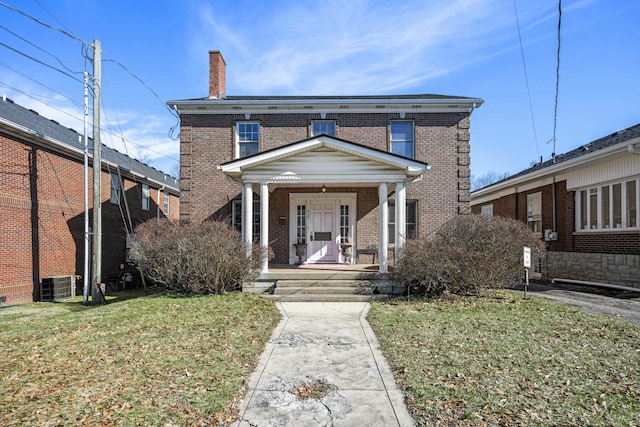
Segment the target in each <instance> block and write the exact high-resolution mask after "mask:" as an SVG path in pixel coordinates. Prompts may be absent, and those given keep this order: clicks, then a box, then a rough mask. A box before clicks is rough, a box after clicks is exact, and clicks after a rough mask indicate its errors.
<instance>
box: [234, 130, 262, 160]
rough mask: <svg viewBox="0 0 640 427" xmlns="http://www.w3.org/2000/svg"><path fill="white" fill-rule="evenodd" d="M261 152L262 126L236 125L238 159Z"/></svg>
mask: <svg viewBox="0 0 640 427" xmlns="http://www.w3.org/2000/svg"><path fill="white" fill-rule="evenodd" d="M259 150H260V124H259V123H255V122H238V123H237V124H236V153H235V154H236V158H238V159H240V158H242V157H247V156H251V155H252V154H256V153H257V152H258V151H259Z"/></svg>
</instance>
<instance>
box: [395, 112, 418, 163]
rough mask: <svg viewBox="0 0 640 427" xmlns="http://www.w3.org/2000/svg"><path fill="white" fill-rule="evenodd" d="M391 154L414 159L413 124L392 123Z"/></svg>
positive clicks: (405, 121)
mask: <svg viewBox="0 0 640 427" xmlns="http://www.w3.org/2000/svg"><path fill="white" fill-rule="evenodd" d="M390 140H391V152H392V153H393V154H398V155H400V156H404V157H408V158H410V159H413V156H414V143H413V122H411V121H407V120H395V121H392V122H391V138H390Z"/></svg>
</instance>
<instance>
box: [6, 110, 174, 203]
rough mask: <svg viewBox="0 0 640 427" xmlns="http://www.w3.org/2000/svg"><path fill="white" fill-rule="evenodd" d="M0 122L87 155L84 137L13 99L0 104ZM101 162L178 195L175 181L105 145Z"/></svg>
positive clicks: (167, 175) (91, 142)
mask: <svg viewBox="0 0 640 427" xmlns="http://www.w3.org/2000/svg"><path fill="white" fill-rule="evenodd" d="M0 121H4V122H6V123H8V124H10V125H18V127H22V128H24V129H23V130H25V131H28V132H31V133H33V135H34V136H36V137H39V138H43V139H44V138H45V137H47V139H48V140H49V141H50V142H53V143H56V142H58V143H63V144H65V145H67V146H69V147H71V148H73V149H76V150H79V151H80V152H83V151H84V142H83V139H82V135H80V134H79V133H78V132H76V131H75V130H73V129H70V128H67V127H65V126H62V125H61V124H59V123H58V122H56V121H55V120H50V119H48V118H46V117H43V116H41V115H40V114H38V113H37V112H36V111H33V110H29V109H27V108H24V107H22V106H20V105H18V104H16V103H15V102H13V101H12V100H11V99H8V98H2V99H1V100H0ZM89 140H90V142H89V146H92V145H93V140H92V139H91V138H89ZM90 157H91V154H90ZM102 159H103V161H104V162H108V163H111V164H115V165H118V166H119V167H120V169H121V170H122V171H123V172H124V173H126V172H132V173H135V174H136V175H138V176H140V177H146V178H147V179H149V180H150V181H153V182H155V183H158V184H160V185H165V186H166V187H167V188H169V189H171V190H173V191H175V192H177V191H179V185H178V180H177V179H176V178H174V177H172V176H170V175H169V174H166V173H164V172H162V171H160V170H158V169H156V168H153V167H151V166H149V165H146V164H144V163H142V162H140V161H138V160H136V159H133V158H131V157H129V156H127V155H126V154H123V153H120V152H119V151H117V150H114V149H113V148H110V147H107V146H106V145H104V144H102Z"/></svg>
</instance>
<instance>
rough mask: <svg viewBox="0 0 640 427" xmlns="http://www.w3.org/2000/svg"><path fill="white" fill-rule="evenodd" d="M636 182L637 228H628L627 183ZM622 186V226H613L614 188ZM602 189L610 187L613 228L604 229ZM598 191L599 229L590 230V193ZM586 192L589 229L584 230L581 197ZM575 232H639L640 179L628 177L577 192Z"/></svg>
mask: <svg viewBox="0 0 640 427" xmlns="http://www.w3.org/2000/svg"><path fill="white" fill-rule="evenodd" d="M629 181H635V183H636V226H635V227H627V182H629ZM618 184H619V185H620V212H621V218H620V226H619V227H618V226H617V224H613V221H614V218H613V209H614V203H613V197H614V195H613V186H614V185H618ZM602 187H609V221H610V222H611V224H610V225H611V226H610V227H608V228H604V227H603V226H604V224H603V223H602V205H603V203H602ZM594 188H595V189H597V192H598V196H597V204H598V206H597V209H596V215H597V227H596V228H595V229H593V228H589V224H591V209H590V207H591V199H590V197H589V192H590V190H592V189H594ZM583 191H584V192H585V195H586V201H587V203H586V224H587V228H582V224H581V221H580V220H581V217H582V205H581V195H582V192H583ZM574 197H575V199H574V203H575V218H574V224H575V232H577V233H603V232H604V233H619V232H621V231H638V230H639V229H640V221H638V219H639V218H638V215H639V214H638V212H640V178H638V177H628V178H624V179H622V180H618V181H612V182H608V183H601V184H597V185H595V186H590V187H582V188H578V189H576V190H575V196H574Z"/></svg>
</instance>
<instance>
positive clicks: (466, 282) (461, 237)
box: [395, 215, 543, 296]
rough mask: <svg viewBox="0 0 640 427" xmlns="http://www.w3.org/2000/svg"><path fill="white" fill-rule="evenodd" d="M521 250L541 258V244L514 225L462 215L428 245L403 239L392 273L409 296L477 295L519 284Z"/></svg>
mask: <svg viewBox="0 0 640 427" xmlns="http://www.w3.org/2000/svg"><path fill="white" fill-rule="evenodd" d="M524 246H529V247H530V248H531V250H532V260H535V259H536V258H537V257H538V256H540V255H541V254H542V251H543V243H542V242H541V241H540V239H539V238H538V237H536V236H535V235H534V234H533V233H532V232H531V231H530V230H529V229H528V228H527V227H526V226H525V225H524V224H523V223H521V222H519V221H516V220H513V219H509V218H501V217H487V216H480V215H461V216H458V217H456V218H454V219H453V220H451V221H449V222H447V223H446V224H445V225H444V226H442V227H441V228H440V229H439V230H438V232H437V233H436V235H435V237H434V238H433V239H432V240H430V241H428V240H426V239H423V238H421V239H414V240H408V241H407V242H406V244H405V247H404V249H403V251H402V253H401V254H400V257H399V260H398V265H397V268H396V272H395V274H396V278H397V279H398V280H400V281H402V282H403V283H404V284H405V285H406V286H408V287H409V288H410V290H411V292H414V293H420V294H424V295H427V296H437V295H440V294H442V293H443V292H449V293H453V294H478V293H479V292H481V291H483V290H486V289H491V288H500V287H506V286H511V285H514V284H516V283H519V282H521V281H522V278H523V274H524V273H523V272H524V267H523V265H522V248H523V247H524Z"/></svg>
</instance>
